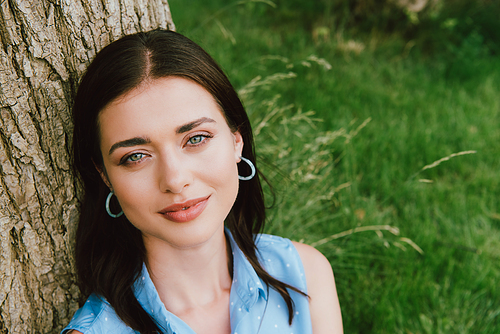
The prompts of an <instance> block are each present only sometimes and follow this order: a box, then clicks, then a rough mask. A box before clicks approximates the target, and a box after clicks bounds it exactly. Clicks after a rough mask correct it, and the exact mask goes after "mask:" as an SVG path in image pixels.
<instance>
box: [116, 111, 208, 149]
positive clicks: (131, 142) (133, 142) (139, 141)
mask: <svg viewBox="0 0 500 334" xmlns="http://www.w3.org/2000/svg"><path fill="white" fill-rule="evenodd" d="M203 123H217V122H216V121H214V120H213V119H211V118H208V117H201V118H198V119H197V120H194V121H192V122H189V123H186V124H184V125H181V126H179V127H177V128H176V129H175V133H176V134H181V133H184V132H187V131H190V130H192V129H194V128H196V127H197V126H200V125H201V124H203ZM150 143H151V139H149V138H147V137H134V138H130V139H126V140H122V141H119V142H117V143H114V144H113V145H112V146H111V148H110V149H109V153H108V154H109V155H111V154H112V153H113V152H114V151H115V150H116V149H118V148H120V147H132V146H137V145H144V144H150Z"/></svg>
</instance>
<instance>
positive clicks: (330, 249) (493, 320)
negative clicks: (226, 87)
mask: <svg viewBox="0 0 500 334" xmlns="http://www.w3.org/2000/svg"><path fill="white" fill-rule="evenodd" d="M169 3H170V6H171V10H172V14H173V18H174V22H175V23H176V26H177V30H178V31H179V32H181V33H183V34H185V35H187V36H188V37H190V38H192V39H193V40H195V41H196V42H198V43H199V44H201V45H202V46H203V47H204V48H205V49H206V50H207V51H208V52H209V53H210V54H212V55H213V56H214V58H215V59H216V60H217V61H218V62H219V63H220V64H221V66H222V67H223V68H224V69H225V71H226V73H227V74H228V76H229V78H230V79H231V81H232V82H233V84H234V86H235V87H236V88H237V89H238V90H239V92H240V95H241V97H242V98H243V100H244V102H245V105H246V107H247V111H248V112H249V114H250V118H251V120H252V123H253V127H254V130H255V131H256V134H257V136H256V142H257V151H258V154H259V157H260V161H259V162H260V166H261V168H262V170H263V171H264V173H265V174H266V175H267V176H268V177H269V179H270V181H271V183H272V184H273V186H274V187H275V190H276V201H275V203H274V206H273V208H272V209H271V210H270V211H269V222H268V225H267V226H266V232H269V233H275V234H279V235H282V236H285V237H289V238H291V239H294V240H301V241H303V242H306V243H308V244H312V245H314V246H315V247H317V248H318V249H319V250H320V251H322V252H323V253H324V254H325V255H326V256H327V257H328V258H329V260H330V262H331V263H332V266H333V269H334V272H335V274H336V281H337V289H338V292H339V298H340V302H341V307H342V312H343V320H344V328H345V333H405V334H409V333H492V334H493V333H500V289H499V288H498V283H497V282H499V281H500V202H499V200H500V158H499V157H500V145H499V143H500V128H499V126H500V98H499V96H500V61H499V60H498V59H495V58H494V57H489V56H481V57H476V58H471V59H469V58H467V57H465V56H464V57H465V58H464V57H462V58H460V57H455V58H448V59H446V57H439V55H434V56H429V55H424V54H421V53H419V51H418V50H417V49H415V50H414V49H412V48H411V44H407V43H406V42H404V41H402V40H401V39H399V38H397V37H391V36H380V35H373V34H372V35H364V36H357V35H354V34H353V35H349V33H348V32H341V33H339V32H334V31H331V30H328V29H325V28H328V27H327V26H321V25H320V26H316V27H314V24H311V26H307V25H304V24H294V22H293V21H292V20H290V19H288V20H281V19H280V18H281V17H283V16H282V15H281V13H280V12H279V11H280V7H279V6H278V7H277V8H273V7H272V6H271V5H270V4H268V3H265V2H264V1H261V2H256V1H253V2H246V3H243V4H236V2H232V1H210V2H206V1H202V0H171V1H169ZM232 3H233V4H234V5H231V4H232ZM313 19H314V18H313ZM318 22H320V19H319V18H318ZM320 23H321V22H320ZM464 54H467V53H464ZM469 54H470V53H469ZM497 58H498V57H497ZM456 153H459V154H458V155H456ZM443 158H445V159H443ZM440 159H442V160H440ZM434 162H436V163H435V164H433V163H434ZM268 192H269V191H268ZM269 203H270V204H271V200H269Z"/></svg>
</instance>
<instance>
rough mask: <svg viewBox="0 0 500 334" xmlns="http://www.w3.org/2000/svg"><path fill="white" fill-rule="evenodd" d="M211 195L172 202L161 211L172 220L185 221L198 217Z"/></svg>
mask: <svg viewBox="0 0 500 334" xmlns="http://www.w3.org/2000/svg"><path fill="white" fill-rule="evenodd" d="M209 198H210V196H206V197H200V198H195V199H192V200H189V201H186V202H183V203H175V204H172V205H170V206H168V207H166V208H164V209H163V210H161V211H159V213H160V214H161V215H162V216H164V217H165V218H167V219H168V220H170V221H173V222H176V223H184V222H188V221H191V220H193V219H195V218H197V217H198V216H199V215H200V214H201V213H202V212H203V210H204V209H205V207H206V206H207V203H208V199H209Z"/></svg>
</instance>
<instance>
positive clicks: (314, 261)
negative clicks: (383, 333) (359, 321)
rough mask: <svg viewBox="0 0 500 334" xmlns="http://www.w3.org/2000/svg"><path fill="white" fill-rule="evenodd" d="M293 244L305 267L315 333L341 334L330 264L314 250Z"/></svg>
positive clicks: (338, 310) (337, 303)
mask: <svg viewBox="0 0 500 334" xmlns="http://www.w3.org/2000/svg"><path fill="white" fill-rule="evenodd" d="M293 245H294V246H295V248H296V249H297V252H298V253H299V256H300V259H301V260H302V265H303V266H304V271H305V275H306V281H307V294H308V295H309V297H310V301H309V308H310V311H311V320H312V325H313V332H314V334H324V333H325V334H326V333H329V334H331V333H335V334H337V333H343V328H342V316H341V312H340V305H339V299H338V296H337V288H336V286H335V278H334V275H333V270H332V266H331V265H330V262H329V261H328V259H327V258H326V257H325V256H324V255H323V254H321V252H320V251H318V250H317V249H316V248H314V247H311V246H309V245H306V244H302V243H299V242H293ZM332 329H333V331H332Z"/></svg>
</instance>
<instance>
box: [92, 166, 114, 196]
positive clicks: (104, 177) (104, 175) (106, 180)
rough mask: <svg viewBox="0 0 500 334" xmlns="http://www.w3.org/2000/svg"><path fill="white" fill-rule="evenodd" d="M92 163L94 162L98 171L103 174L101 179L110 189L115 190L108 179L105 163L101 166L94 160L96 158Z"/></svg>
mask: <svg viewBox="0 0 500 334" xmlns="http://www.w3.org/2000/svg"><path fill="white" fill-rule="evenodd" d="M92 163H93V164H94V167H95V169H97V172H98V173H99V175H100V176H101V179H102V180H103V181H104V183H105V184H106V185H107V186H108V188H109V190H111V191H113V187H111V183H110V182H109V180H108V175H107V174H106V168H104V165H102V166H99V165H97V164H96V163H95V162H94V160H92Z"/></svg>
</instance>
